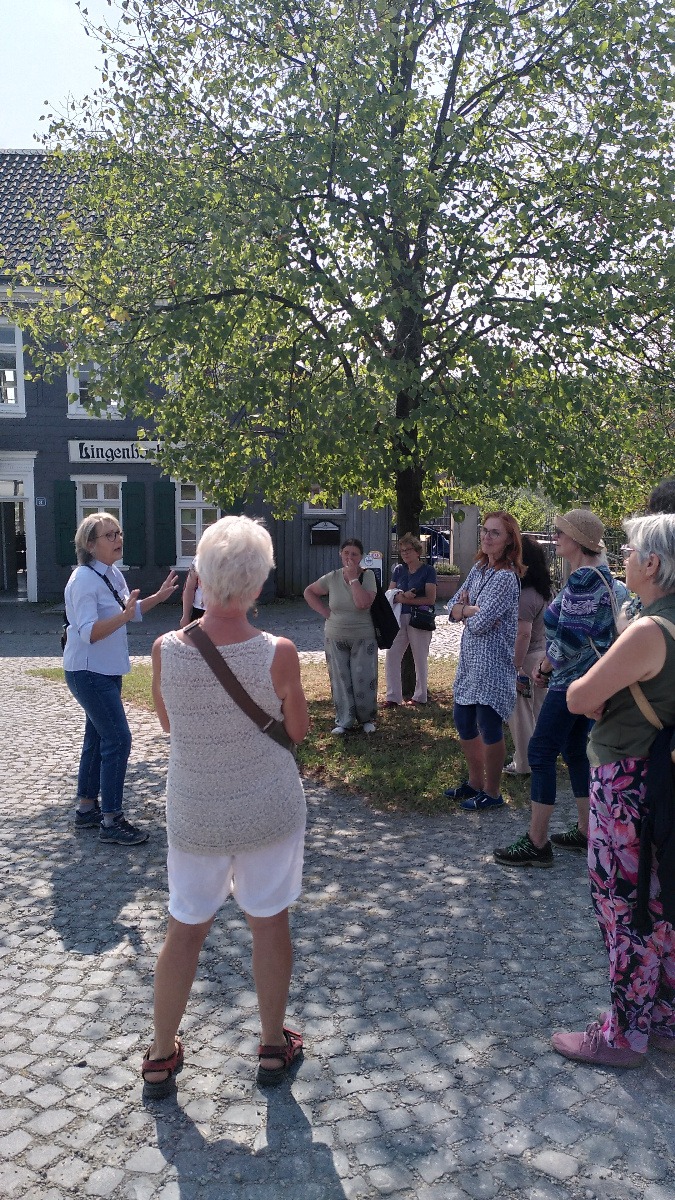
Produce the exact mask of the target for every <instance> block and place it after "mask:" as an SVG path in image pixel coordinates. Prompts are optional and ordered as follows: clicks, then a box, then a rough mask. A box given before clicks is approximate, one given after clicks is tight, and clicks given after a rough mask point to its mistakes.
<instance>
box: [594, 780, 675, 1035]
mask: <svg viewBox="0 0 675 1200" xmlns="http://www.w3.org/2000/svg"><path fill="white" fill-rule="evenodd" d="M647 764H648V759H646V758H624V759H622V760H621V761H620V762H614V763H607V764H605V765H603V766H600V767H592V768H591V787H590V802H591V816H590V824H589V830H588V871H589V875H590V883H591V898H592V900H593V906H594V908H595V914H596V916H597V919H598V923H599V925H600V930H601V933H602V936H603V938H604V942H605V947H606V949H607V953H608V955H609V985H610V995H611V1001H612V1007H611V1009H610V1011H609V1012H608V1013H607V1014H606V1016H605V1020H604V1024H603V1029H602V1031H603V1034H604V1037H605V1040H606V1041H607V1044H608V1045H609V1046H613V1047H615V1048H617V1049H622V1050H635V1051H637V1053H639V1054H644V1053H645V1051H646V1049H647V1041H648V1039H649V1033H650V1030H653V1031H654V1033H658V1034H659V1035H660V1036H661V1037H673V1038H675V929H674V928H673V926H672V925H671V924H670V923H669V922H668V921H665V920H664V919H663V909H662V907H661V903H660V901H659V899H658V895H659V882H658V878H657V875H656V866H655V864H654V865H653V867H652V879H651V888H650V902H649V912H650V914H651V917H652V921H653V928H652V932H651V933H649V934H640V933H638V932H637V930H636V929H635V928H634V926H633V924H632V921H633V910H634V905H635V901H636V897H637V876H638V859H639V854H640V826H641V823H642V817H643V815H644V813H645V780H646V775H647Z"/></svg>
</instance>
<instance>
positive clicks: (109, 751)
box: [63, 512, 178, 846]
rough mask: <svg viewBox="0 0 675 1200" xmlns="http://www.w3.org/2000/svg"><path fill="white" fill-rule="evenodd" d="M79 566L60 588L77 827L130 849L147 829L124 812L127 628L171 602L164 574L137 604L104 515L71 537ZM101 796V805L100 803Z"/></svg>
mask: <svg viewBox="0 0 675 1200" xmlns="http://www.w3.org/2000/svg"><path fill="white" fill-rule="evenodd" d="M75 550H76V553H77V561H78V566H77V567H76V568H75V570H74V571H73V573H72V575H71V576H70V579H69V580H68V583H67V584H66V591H65V601H66V622H67V625H66V644H65V648H64V652H63V669H64V674H65V678H66V683H67V685H68V687H69V688H70V691H71V692H72V694H73V696H74V697H75V699H76V700H77V702H78V704H80V705H81V706H82V708H83V709H84V711H85V713H86V718H87V719H86V722H85V728H84V743H83V746H82V754H81V756H80V766H79V771H78V776H77V808H76V810H75V826H76V828H77V829H98V831H99V840H100V841H102V842H111V843H113V844H115V845H119V846H135V845H138V844H139V843H141V842H146V841H147V840H148V834H147V831H146V830H144V829H139V828H138V826H136V825H132V824H131V822H130V821H127V820H126V818H125V816H124V813H123V811H122V800H123V792H124V777H125V774H126V769H127V761H128V758H129V753H130V750H131V731H130V729H129V722H128V721H127V717H126V713H125V711H124V705H123V704H122V676H123V675H127V674H128V673H129V671H130V670H131V664H130V662H129V648H128V645H127V624H128V622H129V621H141V620H142V619H143V614H144V613H146V612H148V611H149V610H150V609H151V608H154V607H155V605H156V604H160V603H161V602H162V601H163V600H167V599H168V598H169V596H172V595H173V593H174V592H175V590H176V588H177V586H178V576H177V575H176V574H175V572H173V571H170V572H169V574H168V576H167V578H166V579H165V581H164V583H163V584H162V586H161V588H160V589H159V591H157V592H155V593H154V595H152V596H146V597H145V599H144V600H139V598H138V597H139V592H138V591H137V590H135V591H133V592H130V591H129V588H128V587H127V582H126V579H125V578H124V575H123V574H122V572H121V571H120V570H119V568H118V567H117V566H116V565H115V564H116V563H118V562H120V561H121V559H122V530H121V529H120V526H119V522H118V520H117V517H114V516H112V515H111V513H107V512H98V513H93V514H92V515H90V516H88V517H85V518H84V520H83V521H81V522H80V525H79V526H78V529H77V533H76V534H75ZM99 793H100V796H101V804H100V807H99V803H98V798H99Z"/></svg>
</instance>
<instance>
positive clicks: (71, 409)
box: [66, 363, 123, 421]
mask: <svg viewBox="0 0 675 1200" xmlns="http://www.w3.org/2000/svg"><path fill="white" fill-rule="evenodd" d="M76 370H77V371H78V372H79V373H80V374H81V373H82V372H83V371H87V372H90V371H95V370H96V364H95V363H89V364H88V365H84V364H83V365H82V366H79V367H70V368H69V370H68V371H67V372H66V391H67V392H68V416H69V417H71V418H74V419H76V420H78V421H121V420H123V417H122V413H121V412H120V411H119V409H118V408H117V407H116V406H115V405H113V404H109V405H108V406H107V407H106V408H105V409H104V410H103V412H101V413H92V412H89V410H88V409H86V408H85V407H84V405H83V404H82V403H81V402H80V374H78V375H76V374H75V371H76ZM87 382H89V381H88V380H87ZM73 392H75V393H76V395H77V399H76V400H71V399H70V396H71V393H73Z"/></svg>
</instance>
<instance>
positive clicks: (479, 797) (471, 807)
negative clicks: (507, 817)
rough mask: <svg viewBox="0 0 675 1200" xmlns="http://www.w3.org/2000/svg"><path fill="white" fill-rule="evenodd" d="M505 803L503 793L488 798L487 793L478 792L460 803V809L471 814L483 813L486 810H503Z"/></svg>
mask: <svg viewBox="0 0 675 1200" xmlns="http://www.w3.org/2000/svg"><path fill="white" fill-rule="evenodd" d="M503 803H504V797H503V796H502V794H501V792H500V794H499V795H498V796H488V794H487V792H476V793H475V795H473V796H467V797H466V800H462V801H460V805H459V807H460V808H464V809H467V810H468V811H469V812H482V811H483V809H484V808H501V807H502V805H503Z"/></svg>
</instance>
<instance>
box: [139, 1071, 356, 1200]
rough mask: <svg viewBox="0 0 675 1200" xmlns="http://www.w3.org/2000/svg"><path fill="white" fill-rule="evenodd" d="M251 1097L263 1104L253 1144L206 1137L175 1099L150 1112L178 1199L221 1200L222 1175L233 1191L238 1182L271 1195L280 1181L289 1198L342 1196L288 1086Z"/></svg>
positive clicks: (326, 1154) (327, 1153) (329, 1159)
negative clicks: (267, 1188) (173, 1173)
mask: <svg viewBox="0 0 675 1200" xmlns="http://www.w3.org/2000/svg"><path fill="white" fill-rule="evenodd" d="M251 1099H252V1100H253V1102H254V1103H255V1105H256V1107H258V1108H259V1109H260V1108H261V1106H262V1112H261V1113H260V1122H261V1126H262V1128H261V1130H260V1132H259V1133H258V1135H257V1136H256V1138H255V1145H254V1147H253V1148H249V1147H246V1146H243V1145H242V1144H241V1143H239V1142H236V1141H234V1140H230V1139H229V1138H222V1139H221V1140H220V1141H215V1142H210V1141H208V1140H207V1139H206V1138H205V1137H204V1136H203V1135H202V1133H201V1132H200V1131H199V1129H198V1128H197V1126H196V1124H195V1123H194V1121H193V1120H192V1119H191V1118H190V1117H189V1116H188V1115H187V1113H186V1112H185V1110H184V1109H182V1108H180V1106H179V1105H178V1104H177V1103H176V1100H175V1098H174V1099H173V1100H167V1101H163V1102H162V1104H161V1111H155V1113H154V1117H155V1122H156V1125H157V1145H158V1147H159V1149H160V1151H161V1153H162V1154H163V1156H164V1158H165V1159H166V1161H167V1162H168V1163H170V1164H171V1165H172V1166H173V1167H174V1169H175V1170H176V1172H177V1177H176V1180H175V1183H176V1184H177V1185H178V1193H177V1195H178V1196H179V1197H180V1200H223V1196H224V1195H225V1194H226V1193H225V1192H224V1190H223V1181H224V1179H229V1180H230V1181H231V1186H232V1193H234V1192H235V1189H238V1188H239V1187H240V1186H241V1185H242V1184H243V1185H244V1188H245V1187H246V1185H247V1184H248V1185H252V1186H253V1187H255V1185H258V1186H260V1185H265V1184H267V1185H269V1186H272V1187H273V1188H274V1194H275V1195H276V1194H277V1190H278V1189H279V1190H280V1189H282V1188H283V1187H284V1185H285V1186H286V1188H287V1189H288V1195H289V1196H293V1195H299V1194H300V1191H302V1194H303V1195H304V1194H305V1191H306V1189H311V1190H308V1191H307V1194H311V1195H314V1194H315V1192H316V1194H317V1195H320V1196H321V1200H345V1191H344V1189H343V1187H342V1184H341V1183H340V1179H339V1176H338V1173H337V1171H336V1169H335V1164H334V1161H333V1155H332V1153H331V1150H330V1148H329V1147H328V1146H326V1145H324V1144H322V1143H321V1142H315V1141H313V1140H312V1126H311V1124H310V1122H309V1121H308V1119H307V1117H306V1116H305V1114H304V1112H303V1111H302V1109H301V1108H300V1105H299V1104H298V1103H297V1101H296V1100H295V1099H294V1098H293V1095H292V1094H291V1092H290V1090H289V1088H288V1086H286V1085H282V1086H281V1087H280V1088H278V1089H277V1090H275V1091H270V1092H268V1093H261V1092H254V1094H253V1097H252V1098H251ZM157 1107H159V1106H157ZM247 1107H248V1105H247ZM265 1107H266V1112H265ZM265 1118H266V1120H265ZM232 1193H231V1194H232ZM172 1194H175V1193H172ZM257 1194H258V1188H257V1187H256V1195H257ZM261 1194H262V1193H261Z"/></svg>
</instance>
